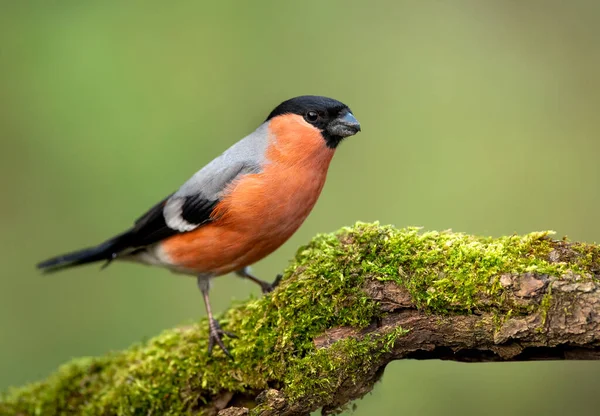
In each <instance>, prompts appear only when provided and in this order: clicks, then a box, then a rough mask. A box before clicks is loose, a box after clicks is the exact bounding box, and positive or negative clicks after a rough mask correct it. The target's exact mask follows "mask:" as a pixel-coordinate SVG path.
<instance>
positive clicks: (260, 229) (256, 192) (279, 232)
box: [161, 115, 333, 275]
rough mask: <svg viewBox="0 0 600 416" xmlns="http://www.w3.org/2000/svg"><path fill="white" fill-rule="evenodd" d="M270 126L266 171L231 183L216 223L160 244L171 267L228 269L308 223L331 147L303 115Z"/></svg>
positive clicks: (263, 253) (266, 251) (202, 270)
mask: <svg viewBox="0 0 600 416" xmlns="http://www.w3.org/2000/svg"><path fill="white" fill-rule="evenodd" d="M269 129H270V132H271V138H270V140H271V143H270V145H269V147H268V149H267V159H268V162H267V164H266V165H265V167H264V169H263V171H262V172H261V173H257V174H251V175H246V176H243V177H242V178H240V179H239V180H238V181H234V182H233V183H232V184H231V185H230V189H229V192H228V193H227V196H226V197H225V198H224V199H223V200H222V201H221V202H220V203H219V204H218V205H217V207H216V208H215V210H214V212H213V218H214V221H213V222H211V223H209V224H207V225H205V226H202V227H200V228H198V229H196V230H194V231H191V232H188V233H184V234H179V235H176V236H173V237H171V238H169V239H167V240H165V241H164V242H163V243H162V247H161V248H162V251H163V253H164V254H166V257H167V258H169V259H170V260H171V262H172V264H173V265H176V266H178V267H183V268H185V269H187V270H190V271H194V272H198V273H214V274H215V275H221V274H225V273H229V272H231V271H234V270H238V269H240V268H242V267H245V266H248V265H250V264H252V263H255V262H256V261H258V260H260V259H262V258H263V257H265V256H267V255H268V254H270V253H271V252H273V251H274V250H276V249H277V248H278V247H279V246H281V245H282V244H283V243H284V242H285V241H286V240H287V239H288V238H290V237H291V236H292V234H293V233H294V232H295V231H296V230H297V229H298V227H300V225H301V224H302V223H303V222H304V220H305V219H306V217H307V216H308V214H309V213H310V211H311V210H312V208H313V207H314V205H315V203H316V202H317V199H318V197H319V195H320V193H321V190H322V189H323V185H324V184H325V178H326V175H327V169H328V167H329V162H330V161H331V158H332V156H333V149H330V148H328V147H327V146H326V145H325V141H324V140H323V138H322V137H321V134H320V132H319V131H318V130H317V129H315V128H314V127H312V126H310V125H309V124H308V123H306V122H304V120H303V119H302V117H300V116H296V115H285V116H279V117H277V118H275V119H273V120H271V122H270V125H269Z"/></svg>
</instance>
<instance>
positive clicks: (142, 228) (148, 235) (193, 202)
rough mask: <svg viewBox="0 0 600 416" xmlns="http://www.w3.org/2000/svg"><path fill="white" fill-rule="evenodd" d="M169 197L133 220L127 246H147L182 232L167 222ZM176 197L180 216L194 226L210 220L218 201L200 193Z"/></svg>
mask: <svg viewBox="0 0 600 416" xmlns="http://www.w3.org/2000/svg"><path fill="white" fill-rule="evenodd" d="M170 198H171V195H170V196H168V197H167V198H165V199H163V200H162V201H161V202H159V203H158V204H156V205H155V206H153V207H152V208H150V210H148V212H146V213H145V214H144V215H142V216H141V217H140V218H139V219H138V220H137V221H136V222H135V225H134V226H133V228H132V229H131V230H130V231H129V232H128V233H127V234H128V240H129V241H127V243H128V244H127V245H128V246H129V247H142V246H147V245H150V244H153V243H156V242H158V241H160V240H163V239H165V238H168V237H171V236H173V235H175V234H180V233H181V232H182V231H181V230H178V229H174V228H171V227H169V225H168V224H167V221H166V218H165V214H164V209H165V205H166V204H167V203H169V202H170V201H169V199H170ZM177 199H179V200H181V214H180V216H181V218H182V219H183V220H184V221H186V222H187V223H189V224H191V225H194V227H197V226H200V225H202V224H206V223H207V222H210V214H211V213H212V211H213V209H214V208H215V206H216V205H217V204H218V203H219V200H218V199H208V198H205V197H203V196H202V195H191V196H186V197H177Z"/></svg>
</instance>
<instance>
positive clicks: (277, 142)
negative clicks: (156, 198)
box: [38, 95, 360, 355]
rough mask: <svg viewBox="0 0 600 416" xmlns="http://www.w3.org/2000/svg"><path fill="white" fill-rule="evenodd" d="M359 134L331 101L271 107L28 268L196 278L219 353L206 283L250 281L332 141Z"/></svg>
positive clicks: (317, 176) (309, 201) (297, 210)
mask: <svg viewBox="0 0 600 416" xmlns="http://www.w3.org/2000/svg"><path fill="white" fill-rule="evenodd" d="M359 131H360V124H359V123H358V121H357V120H356V118H354V115H353V114H352V112H351V111H350V109H349V108H348V107H347V106H346V105H345V104H342V103H341V102H339V101H336V100H334V99H331V98H326V97H319V96H310V95H307V96H301V97H296V98H292V99H290V100H287V101H284V102H283V103H281V104H280V105H279V106H277V107H276V108H275V109H274V110H273V111H272V112H271V114H269V116H268V117H267V119H266V121H265V122H264V123H262V124H261V125H260V126H259V127H258V128H257V129H256V130H255V131H254V132H253V133H251V134H250V135H248V136H246V137H244V138H243V139H242V140H240V141H239V142H237V143H235V144H234V145H233V146H231V147H230V148H229V149H227V150H226V151H225V152H224V153H223V154H221V155H220V156H219V157H217V158H216V159H214V160H213V161H212V162H210V163H209V164H208V165H206V166H205V167H204V168H202V169H201V170H200V171H198V172H196V173H195V174H194V175H193V176H192V177H191V178H190V179H189V180H188V181H187V182H185V183H184V184H183V186H181V188H179V190H178V191H177V192H175V193H174V194H172V195H170V196H168V197H167V198H165V199H163V200H162V201H161V202H159V203H158V204H156V205H155V206H154V207H153V208H151V209H150V210H149V211H148V212H147V213H146V214H144V215H143V216H142V217H141V218H139V219H138V220H137V221H136V222H135V224H134V226H133V227H132V228H130V229H129V230H127V231H125V232H124V233H122V234H119V235H117V236H116V237H113V238H111V239H109V240H107V241H106V242H104V243H102V244H100V245H98V246H95V247H91V248H86V249H83V250H80V251H76V252H73V253H69V254H65V255H62V256H58V257H55V258H52V259H49V260H46V261H44V262H42V263H40V264H38V268H40V269H43V270H44V271H46V272H54V271H58V270H62V269H66V268H69V267H73V266H78V265H81V264H87V263H93V262H99V261H106V262H107V263H106V264H108V263H110V262H112V261H113V260H127V261H134V262H138V263H144V264H149V265H153V266H161V267H164V268H167V269H169V270H171V271H173V272H176V273H183V274H189V275H193V276H196V279H197V283H198V287H199V288H200V290H201V291H202V295H203V298H204V303H205V306H206V312H207V314H208V319H209V329H210V337H209V346H208V349H209V353H210V352H211V351H212V348H213V346H214V344H215V343H217V344H218V345H219V346H220V347H221V348H222V349H223V351H224V352H225V353H226V354H227V355H229V352H228V351H227V349H226V348H225V345H224V343H223V341H222V339H221V336H222V335H223V334H225V335H230V336H232V334H229V333H227V332H224V331H223V330H222V329H221V328H220V326H219V323H218V322H217V320H215V319H214V317H213V314H212V312H211V308H210V303H209V298H208V292H209V283H210V279H211V278H213V277H216V276H221V275H224V274H226V273H229V272H235V273H236V274H237V275H239V276H241V277H245V278H248V279H250V280H252V281H253V282H255V283H257V284H259V285H260V286H261V289H262V291H263V292H265V293H266V292H268V291H270V290H271V289H272V286H271V284H269V283H267V282H265V281H262V280H259V279H257V278H256V277H254V276H253V275H252V274H250V272H249V269H248V266H249V265H251V264H253V263H255V262H257V261H258V260H260V259H262V258H263V257H265V256H267V255H269V254H270V253H272V252H273V251H274V250H276V249H277V248H278V247H279V246H281V245H282V244H283V243H284V242H285V241H286V240H287V239H288V238H290V237H291V236H292V234H294V232H295V231H296V230H297V229H298V227H300V225H301V224H302V223H303V222H304V220H305V219H306V217H307V216H308V214H309V213H310V211H311V210H312V208H313V206H314V205H315V203H316V202H317V199H318V197H319V194H320V193H321V189H322V188H323V185H324V184H325V178H326V175H327V169H328V168H329V163H330V161H331V158H332V157H333V154H334V152H335V149H336V148H337V146H338V145H339V144H340V142H341V141H342V140H343V139H344V138H346V137H348V136H352V135H354V134H356V133H358V132H359Z"/></svg>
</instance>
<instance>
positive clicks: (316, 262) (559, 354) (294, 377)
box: [0, 224, 600, 416]
mask: <svg viewBox="0 0 600 416" xmlns="http://www.w3.org/2000/svg"><path fill="white" fill-rule="evenodd" d="M549 235H550V233H547V232H544V233H532V234H528V235H526V236H509V237H502V238H499V239H491V238H478V237H473V236H468V235H464V234H458V233H452V232H441V233H438V232H430V233H420V232H419V231H418V230H417V229H405V230H397V229H395V228H393V227H380V226H378V225H377V224H357V225H356V226H355V227H353V228H348V229H344V230H342V231H340V232H338V233H336V234H329V235H321V236H318V237H316V238H315V239H314V240H313V241H312V242H311V243H310V244H309V245H308V246H305V247H302V248H301V249H300V250H299V251H298V253H297V256H296V260H295V261H294V262H293V263H292V265H291V266H290V267H289V268H288V269H287V271H286V273H285V277H284V279H283V281H282V283H281V285H280V286H279V287H278V288H277V289H276V290H275V291H274V292H273V293H272V294H270V295H268V296H265V297H264V298H261V299H256V300H250V301H248V302H246V303H243V304H240V305H237V306H234V307H232V308H231V309H230V310H228V311H227V312H226V313H225V314H224V315H223V316H222V317H221V323H222V326H223V327H224V328H225V329H226V330H228V331H232V332H235V333H236V334H237V335H238V336H239V338H235V339H227V340H226V341H227V343H228V345H229V347H230V350H231V352H232V354H233V357H234V358H233V360H230V359H228V358H227V357H225V356H224V355H223V354H222V353H221V352H220V351H217V352H215V353H214V355H213V356H212V357H209V356H208V355H207V352H206V350H207V322H206V321H205V320H202V321H201V322H199V323H198V324H196V325H192V326H187V327H181V328H175V329H172V330H168V331H165V332H164V333H163V334H161V335H159V336H157V337H156V338H154V339H152V340H150V341H149V342H147V343H145V344H142V345H137V346H133V347H131V348H130V349H129V350H126V351H122V352H118V353H113V354H110V355H107V356H104V357H98V358H86V359H79V360H75V361H74V362H71V363H68V364H66V365H64V366H63V367H61V368H60V369H59V370H58V371H57V372H56V373H55V374H53V375H51V376H50V377H49V378H48V379H46V380H44V381H41V382H38V383H34V384H32V385H29V386H25V387H22V388H18V389H13V390H11V391H10V392H8V393H7V394H5V396H4V398H3V399H2V400H1V401H0V414H3V415H4V414H6V415H11V414H12V415H33V414H58V413H60V412H64V413H66V414H69V413H73V414H94V415H97V414H101V415H114V414H119V415H122V414H154V415H156V414H181V413H196V414H198V413H199V414H206V415H216V414H219V415H230V416H232V415H246V414H251V415H264V416H266V415H305V414H308V413H309V412H311V411H314V410H316V409H319V408H322V409H323V410H322V411H323V413H325V414H327V413H332V412H334V411H336V410H338V409H339V408H341V407H343V406H344V405H346V404H347V403H349V402H350V401H351V400H354V399H356V398H359V397H361V396H363V395H364V394H365V393H367V392H369V391H370V390H371V389H372V388H373V385H374V383H375V382H376V381H377V380H378V379H379V378H380V376H381V374H382V373H383V370H384V368H385V366H386V365H387V364H388V363H389V362H391V361H393V360H398V359H403V358H414V359H432V358H437V359H446V360H457V361H515V360H540V359H599V358H600V290H599V289H600V248H599V247H598V246H596V245H589V244H583V243H573V242H568V241H566V240H561V241H557V240H553V239H551V238H550V237H549Z"/></svg>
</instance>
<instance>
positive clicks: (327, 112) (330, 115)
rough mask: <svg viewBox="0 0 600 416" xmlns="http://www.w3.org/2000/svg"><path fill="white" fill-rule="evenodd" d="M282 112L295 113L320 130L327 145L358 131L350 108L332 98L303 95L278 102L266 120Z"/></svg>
mask: <svg viewBox="0 0 600 416" xmlns="http://www.w3.org/2000/svg"><path fill="white" fill-rule="evenodd" d="M283 114H297V115H300V116H302V117H303V118H304V120H305V121H306V122H307V123H309V124H312V125H313V126H315V127H316V128H318V129H319V130H321V134H322V135H323V138H324V139H325V142H326V143H327V146H328V147H331V148H335V147H337V145H338V144H340V142H341V141H342V140H343V139H344V138H346V137H348V136H353V135H355V134H356V133H358V132H359V131H360V123H359V122H358V120H357V119H356V118H355V117H354V115H353V114H352V112H351V111H350V108H348V106H347V105H346V104H344V103H341V102H339V101H337V100H334V99H333V98H327V97H320V96H316V95H303V96H300V97H295V98H291V99H289V100H287V101H284V102H282V103H281V104H279V105H278V106H277V107H276V108H275V109H274V110H273V111H272V112H271V114H269V117H267V120H266V121H269V120H271V119H272V118H273V117H277V116H280V115H283Z"/></svg>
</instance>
